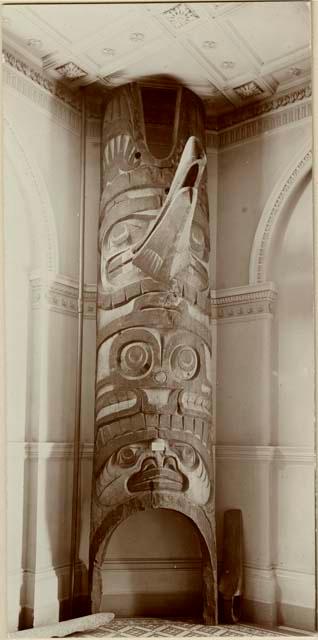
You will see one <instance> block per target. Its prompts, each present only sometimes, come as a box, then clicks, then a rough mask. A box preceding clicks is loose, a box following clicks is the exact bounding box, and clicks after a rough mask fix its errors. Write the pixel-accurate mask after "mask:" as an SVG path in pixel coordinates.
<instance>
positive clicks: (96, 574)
mask: <svg viewBox="0 0 318 640" xmlns="http://www.w3.org/2000/svg"><path fill="white" fill-rule="evenodd" d="M156 509H165V510H170V511H174V512H178V513H180V514H182V515H183V516H185V517H187V518H188V519H189V520H190V521H191V523H192V524H193V525H194V526H195V531H196V533H197V537H198V541H199V546H200V555H201V571H202V578H201V579H202V608H201V611H202V619H203V622H204V623H205V624H217V574H216V566H214V564H213V558H215V557H216V553H215V544H216V541H215V536H214V532H213V530H212V527H211V525H210V523H209V521H208V519H207V517H206V516H205V514H204V513H203V512H202V511H201V510H200V509H199V508H197V507H194V506H193V505H191V504H190V503H189V502H188V501H186V500H185V499H184V498H182V497H176V498H174V497H173V496H172V495H171V494H170V495H164V494H159V493H158V494H156V493H153V494H148V495H144V496H142V497H140V498H134V499H132V500H130V501H128V502H125V503H124V504H121V505H118V506H117V507H115V508H114V509H113V510H112V511H110V512H108V514H107V516H106V517H105V518H104V519H103V521H102V523H101V525H100V526H99V528H98V529H97V530H96V531H95V534H94V536H93V538H92V540H91V545H90V567H89V589H90V592H91V606H92V613H97V612H99V611H100V610H101V603H102V596H103V584H102V571H101V569H102V566H103V563H104V561H105V557H106V554H107V549H108V547H109V543H110V539H111V538H112V536H113V534H114V532H115V531H116V529H117V528H118V527H119V525H120V524H122V523H123V522H124V521H125V520H127V519H128V518H129V517H131V516H133V515H134V514H137V513H140V512H145V511H148V512H149V511H151V510H152V511H153V510H156ZM162 597H163V598H164V594H163V595H162ZM183 616H184V617H187V616H188V612H187V611H184V614H183Z"/></svg>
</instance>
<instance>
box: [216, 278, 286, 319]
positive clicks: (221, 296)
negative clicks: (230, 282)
mask: <svg viewBox="0 0 318 640" xmlns="http://www.w3.org/2000/svg"><path fill="white" fill-rule="evenodd" d="M276 299H277V291H276V288H275V286H274V284H273V283H271V282H266V283H264V284H260V285H258V286H257V285H256V286H254V285H247V286H244V287H243V286H242V287H234V288H230V289H219V290H218V291H211V310H212V318H213V319H215V320H223V319H227V318H231V319H233V320H234V319H241V318H242V317H244V316H245V317H246V316H255V315H264V314H270V315H272V314H273V313H274V310H275V302H276Z"/></svg>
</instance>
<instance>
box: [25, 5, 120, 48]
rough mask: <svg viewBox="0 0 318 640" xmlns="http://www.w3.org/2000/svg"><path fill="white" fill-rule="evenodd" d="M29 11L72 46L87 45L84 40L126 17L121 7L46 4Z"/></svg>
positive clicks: (28, 10)
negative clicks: (77, 44) (80, 42)
mask: <svg viewBox="0 0 318 640" xmlns="http://www.w3.org/2000/svg"><path fill="white" fill-rule="evenodd" d="M25 10H26V12H30V14H33V15H34V16H35V17H37V18H38V19H39V20H40V21H41V22H42V23H43V24H44V25H45V26H46V27H47V28H49V29H51V30H52V31H53V32H54V33H55V34H56V35H57V36H59V37H60V38H63V39H64V40H65V42H66V43H68V44H76V43H77V42H79V41H82V43H83V39H85V40H86V39H87V38H88V37H92V36H93V35H96V34H97V33H98V32H99V31H101V29H105V28H107V29H108V30H109V29H110V28H111V26H112V24H113V23H114V21H116V20H118V18H120V17H123V16H125V15H126V9H125V7H123V6H122V5H121V4H112V5H110V6H108V5H106V4H91V5H87V4H82V5H80V4H42V5H30V6H29V7H25ZM83 44H84V43H83Z"/></svg>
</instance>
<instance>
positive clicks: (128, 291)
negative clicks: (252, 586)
mask: <svg viewBox="0 0 318 640" xmlns="http://www.w3.org/2000/svg"><path fill="white" fill-rule="evenodd" d="M158 100H160V91H159V90H158ZM175 102H176V106H175V113H174V119H173V122H172V123H171V126H172V135H171V138H172V148H171V150H170V153H169V154H168V156H167V157H166V158H160V159H158V158H156V157H155V156H154V155H152V153H151V152H150V150H149V149H150V145H149V146H148V143H149V140H146V126H145V122H144V118H143V105H142V99H141V93H140V89H139V88H138V87H137V85H134V84H131V85H127V86H125V87H121V88H120V89H118V90H116V91H114V93H113V94H112V97H111V99H110V101H109V102H108V104H107V106H106V111H105V117H104V123H103V141H102V144H103V185H102V187H103V190H102V198H101V209H100V226H99V270H98V301H97V304H98V309H97V370H96V435H95V452H94V476H93V494H92V495H93V497H92V518H91V541H90V579H91V586H92V603H93V610H94V611H99V608H100V601H101V595H102V594H101V577H100V567H101V566H102V563H103V558H104V556H105V553H106V549H107V544H108V540H109V538H110V536H111V534H112V533H113V531H114V530H115V528H116V527H117V526H118V524H119V523H120V522H122V521H123V520H124V519H125V518H127V517H129V515H131V514H132V513H135V512H136V511H139V510H145V509H151V508H152V509H154V508H167V509H175V510H177V511H180V512H181V513H184V514H185V515H186V516H187V517H189V518H191V520H192V521H193V522H194V523H195V524H196V526H197V528H198V530H199V535H200V539H201V546H202V553H203V564H204V585H205V588H204V607H205V608H204V616H205V620H206V622H209V623H213V622H216V617H217V613H216V606H217V597H216V596H217V584H216V549H215V523H214V432H213V425H212V385H211V371H212V366H211V360H212V357H214V356H213V353H212V347H211V333H210V319H209V251H210V246H209V212H208V204H207V194H206V155H205V151H204V121H203V110H202V105H201V103H200V101H199V99H198V98H197V97H196V96H195V95H194V94H192V93H191V92H190V91H188V90H185V89H183V88H180V89H178V90H177V93H176V101H175ZM148 111H149V110H148ZM147 131H149V129H148V130H147Z"/></svg>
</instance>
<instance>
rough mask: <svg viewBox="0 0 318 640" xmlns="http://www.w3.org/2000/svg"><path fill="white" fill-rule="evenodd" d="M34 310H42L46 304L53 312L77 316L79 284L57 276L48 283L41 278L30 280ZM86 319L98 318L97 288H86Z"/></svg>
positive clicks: (88, 286) (86, 286)
mask: <svg viewBox="0 0 318 640" xmlns="http://www.w3.org/2000/svg"><path fill="white" fill-rule="evenodd" d="M30 283H31V300H32V308H33V309H40V308H41V305H42V304H44V305H46V306H47V308H48V309H50V310H51V311H56V312H57V313H63V314H66V315H70V316H74V317H76V316H77V313H78V284H77V282H76V281H75V280H72V279H71V278H66V277H65V276H59V275H56V276H55V279H52V280H50V281H48V282H46V281H44V280H42V279H41V277H33V276H31V278H30ZM84 318H87V319H93V320H94V319H95V318H96V287H95V285H85V286H84Z"/></svg>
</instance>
